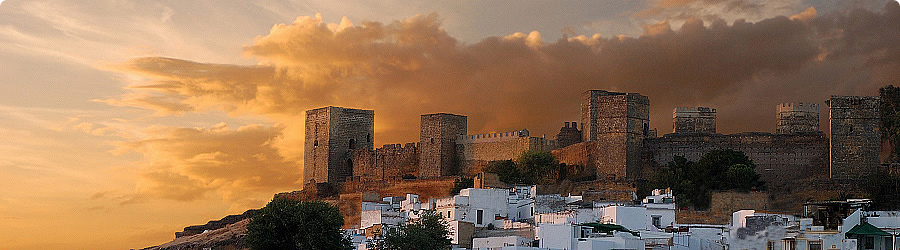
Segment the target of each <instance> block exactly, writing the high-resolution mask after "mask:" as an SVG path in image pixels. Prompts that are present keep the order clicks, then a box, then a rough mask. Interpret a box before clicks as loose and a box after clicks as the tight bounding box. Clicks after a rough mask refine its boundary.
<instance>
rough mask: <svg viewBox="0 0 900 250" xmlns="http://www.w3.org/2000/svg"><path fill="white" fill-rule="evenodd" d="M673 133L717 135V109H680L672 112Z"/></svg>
mask: <svg viewBox="0 0 900 250" xmlns="http://www.w3.org/2000/svg"><path fill="white" fill-rule="evenodd" d="M672 127H673V129H672V133H707V134H715V133H716V109H714V108H708V107H678V108H675V110H674V111H672Z"/></svg>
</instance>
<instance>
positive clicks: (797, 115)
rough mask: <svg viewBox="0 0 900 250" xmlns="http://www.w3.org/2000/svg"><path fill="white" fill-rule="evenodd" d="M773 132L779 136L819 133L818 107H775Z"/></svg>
mask: <svg viewBox="0 0 900 250" xmlns="http://www.w3.org/2000/svg"><path fill="white" fill-rule="evenodd" d="M775 120H776V128H775V132H776V133H779V134H790V133H804V132H816V131H819V105H818V104H815V103H782V104H779V105H778V106H776V107H775Z"/></svg>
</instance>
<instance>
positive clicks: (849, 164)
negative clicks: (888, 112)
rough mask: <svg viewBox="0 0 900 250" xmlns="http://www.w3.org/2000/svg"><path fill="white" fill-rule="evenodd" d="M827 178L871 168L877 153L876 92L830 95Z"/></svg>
mask: <svg viewBox="0 0 900 250" xmlns="http://www.w3.org/2000/svg"><path fill="white" fill-rule="evenodd" d="M827 104H828V106H829V117H830V120H831V169H830V170H831V171H830V173H831V178H836V179H856V178H862V177H865V176H866V175H868V174H870V173H873V172H875V171H876V170H877V169H878V167H879V165H880V162H881V161H880V159H879V157H880V153H881V151H880V150H881V132H880V127H881V124H880V123H881V99H880V98H879V97H877V96H832V97H831V99H830V100H828V102H827Z"/></svg>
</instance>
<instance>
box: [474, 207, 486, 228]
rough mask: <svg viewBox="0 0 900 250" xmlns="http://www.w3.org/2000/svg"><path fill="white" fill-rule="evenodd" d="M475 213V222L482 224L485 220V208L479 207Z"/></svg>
mask: <svg viewBox="0 0 900 250" xmlns="http://www.w3.org/2000/svg"><path fill="white" fill-rule="evenodd" d="M475 214H476V216H475V224H478V225H481V224H482V222H484V220H483V218H484V210H481V209H479V210H478V211H476V213H475Z"/></svg>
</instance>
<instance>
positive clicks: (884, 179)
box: [863, 172, 900, 210]
mask: <svg viewBox="0 0 900 250" xmlns="http://www.w3.org/2000/svg"><path fill="white" fill-rule="evenodd" d="M864 183H865V184H864V185H863V186H864V190H865V191H866V193H868V194H869V198H870V199H872V209H874V210H897V209H900V175H898V174H890V173H884V172H881V173H874V174H872V175H870V176H869V177H868V178H866V180H865V182H864Z"/></svg>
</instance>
